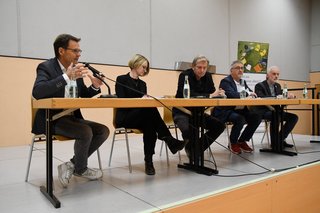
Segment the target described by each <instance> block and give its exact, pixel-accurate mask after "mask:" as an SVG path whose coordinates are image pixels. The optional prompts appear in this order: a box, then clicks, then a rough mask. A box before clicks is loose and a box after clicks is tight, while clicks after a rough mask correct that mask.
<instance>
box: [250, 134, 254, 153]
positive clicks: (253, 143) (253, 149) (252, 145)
mask: <svg viewBox="0 0 320 213" xmlns="http://www.w3.org/2000/svg"><path fill="white" fill-rule="evenodd" d="M252 137H253V136H252ZM251 145H252V150H253V151H254V143H253V138H251Z"/></svg>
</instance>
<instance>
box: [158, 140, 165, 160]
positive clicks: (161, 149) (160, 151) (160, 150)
mask: <svg viewBox="0 0 320 213" xmlns="http://www.w3.org/2000/svg"><path fill="white" fill-rule="evenodd" d="M163 143H164V141H162V142H161V146H160V154H159V156H160V157H161V155H162V148H163Z"/></svg>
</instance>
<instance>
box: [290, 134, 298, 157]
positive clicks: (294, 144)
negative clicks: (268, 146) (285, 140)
mask: <svg viewBox="0 0 320 213" xmlns="http://www.w3.org/2000/svg"><path fill="white" fill-rule="evenodd" d="M290 134H291V139H292V143H293V146H294V149H295V150H296V153H298V149H297V147H296V143H295V142H294V138H293V134H292V132H290Z"/></svg>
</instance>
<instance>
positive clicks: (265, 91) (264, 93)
mask: <svg viewBox="0 0 320 213" xmlns="http://www.w3.org/2000/svg"><path fill="white" fill-rule="evenodd" d="M254 91H255V93H256V94H257V96H258V97H260V98H268V97H276V96H277V95H281V94H282V90H281V85H280V84H279V83H275V84H274V92H275V96H272V95H271V91H270V87H269V84H268V82H267V80H264V81H262V82H260V83H257V84H256V86H255V88H254ZM251 109H252V111H254V112H255V113H258V114H262V115H263V114H264V113H266V112H267V111H270V110H274V109H273V107H271V106H254V107H251Z"/></svg>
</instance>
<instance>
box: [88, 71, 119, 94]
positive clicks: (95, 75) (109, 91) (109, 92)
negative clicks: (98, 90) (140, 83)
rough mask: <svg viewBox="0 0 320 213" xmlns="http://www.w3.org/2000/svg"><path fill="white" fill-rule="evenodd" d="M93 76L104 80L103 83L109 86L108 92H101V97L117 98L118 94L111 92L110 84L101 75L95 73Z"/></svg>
mask: <svg viewBox="0 0 320 213" xmlns="http://www.w3.org/2000/svg"><path fill="white" fill-rule="evenodd" d="M93 76H94V77H96V78H97V79H99V80H100V81H102V83H103V84H104V85H106V87H107V88H108V94H101V95H100V98H117V95H112V94H111V90H110V86H109V85H108V84H107V83H106V82H105V81H104V80H103V78H102V77H101V76H99V75H97V74H96V73H93Z"/></svg>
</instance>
